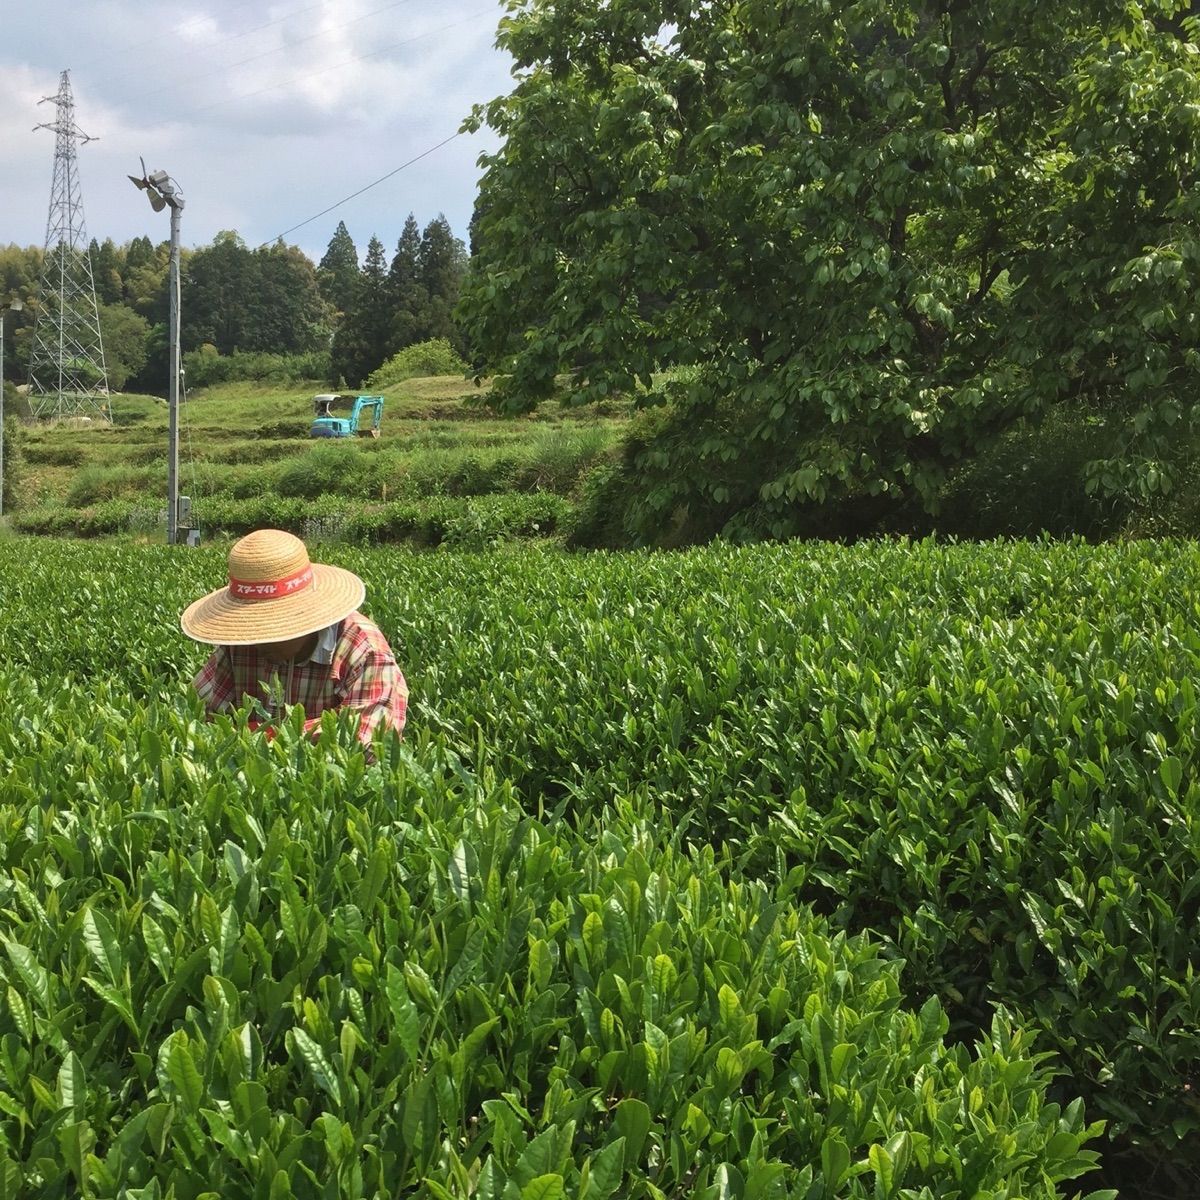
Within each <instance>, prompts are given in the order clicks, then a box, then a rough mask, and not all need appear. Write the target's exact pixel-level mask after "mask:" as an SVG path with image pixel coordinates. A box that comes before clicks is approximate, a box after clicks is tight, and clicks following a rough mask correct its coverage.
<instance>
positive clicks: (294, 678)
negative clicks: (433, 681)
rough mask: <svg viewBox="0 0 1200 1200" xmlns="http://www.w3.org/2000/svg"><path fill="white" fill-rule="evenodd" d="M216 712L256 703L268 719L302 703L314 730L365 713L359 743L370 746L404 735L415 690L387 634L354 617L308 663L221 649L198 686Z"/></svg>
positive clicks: (255, 650) (326, 637) (253, 649)
mask: <svg viewBox="0 0 1200 1200" xmlns="http://www.w3.org/2000/svg"><path fill="white" fill-rule="evenodd" d="M194 684H195V687H196V691H197V692H199V693H200V698H201V700H203V701H204V707H205V708H206V709H207V710H208V711H209V712H210V713H216V712H226V711H228V710H229V709H232V708H236V707H237V706H238V705H239V704H241V703H242V700H243V698H244V697H249V698H250V700H251V701H253V702H254V703H255V704H256V705H257V706H258V707H259V708H260V709H263V710H265V714H264V713H260V716H261V715H265V716H266V718H267V719H268V720H270V719H277V718H279V717H282V716H283V715H284V713H285V711H286V710H287V708H288V707H289V706H291V705H294V704H300V705H303V706H304V715H305V718H306V720H305V725H304V727H305V728H306V729H312V728H314V727H315V726H317V725H318V724H319V723H320V718H321V714H322V713H323V712H324V711H325V710H326V709H327V708H350V709H354V710H356V711H357V712H358V713H359V714H360V722H359V731H358V736H359V739H360V740H361V741H362V743H363V744H364V745H365V746H368V747H369V746H370V744H371V737H372V735H373V734H374V733H375V732H376V731H377V730H381V729H387V728H391V729H394V730H395V731H396V732H397V733H403V731H404V721H405V717H406V715H407V710H408V685H407V684H406V683H405V682H404V676H403V675H402V674H401V673H400V668H399V667H398V666H397V665H396V660H395V658H394V657H393V656H392V650H391V647H390V646H389V645H388V644H387V639H386V638H385V637H384V636H383V634H382V633H381V632H380V631H379V628H378V627H377V626H376V625H374V624H373V623H372V622H371V621H368V620H367V618H366V617H364V616H363V615H362V613H351V614H350V616H348V617H347V618H346V619H345V620H344V621H340V622H339V623H338V624H336V625H330V626H329V627H328V628H327V629H323V630H321V632H320V633H319V634H318V635H317V644H316V647H315V648H314V650H313V652H312V654H311V655H310V656H309V657H308V658H307V659H306V660H305V661H304V662H272V661H271V660H270V659H269V658H268V657H267V655H265V654H263V653H262V652H261V649H260V647H258V646H218V647H217V649H216V650H215V651H214V652H213V654H212V656H211V657H210V658H209V660H208V662H206V663H205V664H204V667H203V668H202V669H201V671H200V673H199V675H197V676H196V678H195V680H194Z"/></svg>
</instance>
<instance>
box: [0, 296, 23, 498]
mask: <svg viewBox="0 0 1200 1200" xmlns="http://www.w3.org/2000/svg"><path fill="white" fill-rule="evenodd" d="M24 307H25V306H24V305H23V304H22V303H21V301H20V300H10V301H9V302H8V303H7V304H6V305H4V307H3V308H0V517H2V516H4V318H5V317H7V316H8V314H9V313H10V312H20V311H21V309H22V308H24Z"/></svg>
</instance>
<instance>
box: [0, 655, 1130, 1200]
mask: <svg viewBox="0 0 1200 1200" xmlns="http://www.w3.org/2000/svg"><path fill="white" fill-rule="evenodd" d="M0 684H2V685H3V687H4V690H5V695H6V697H7V699H8V702H9V703H8V705H6V708H5V716H4V717H3V718H2V719H0V774H2V775H3V777H4V778H5V779H6V780H7V781H8V786H7V787H6V789H5V791H4V795H3V799H2V800H0V828H2V829H3V831H4V838H3V841H2V842H0V856H2V869H0V906H2V907H3V910H4V913H5V917H6V921H5V932H4V936H3V942H4V946H3V951H4V953H3V956H0V976H2V977H3V986H4V989H5V996H6V1001H5V1003H4V1005H3V1007H2V1010H0V1190H2V1191H3V1194H4V1195H5V1196H7V1197H14V1198H16V1197H25V1196H28V1197H34V1196H36V1197H48V1196H93V1197H97V1198H104V1200H109V1198H111V1200H117V1198H130V1200H148V1198H150V1197H156V1198H158V1197H167V1196H172V1197H176V1198H178V1200H202V1198H203V1200H216V1198H217V1197H221V1198H228V1197H254V1198H255V1200H257V1198H260V1197H261V1198H262V1200H285V1198H286V1197H289V1196H295V1197H304V1198H310V1197H311V1198H312V1200H317V1198H322V1200H324V1198H327V1197H338V1198H343V1197H344V1198H345V1200H351V1198H357V1197H367V1196H370V1197H384V1196H395V1195H408V1194H411V1195H422V1196H430V1197H466V1196H476V1197H481V1198H492V1200H501V1198H510V1200H554V1198H563V1197H566V1196H580V1197H596V1198H597V1200H603V1198H605V1197H611V1196H621V1197H656V1198H661V1197H666V1196H677V1195H688V1196H695V1197H704V1198H706V1200H707V1198H711V1200H718V1198H723V1197H736V1198H738V1200H754V1198H768V1197H779V1198H781V1200H782V1198H783V1197H808V1198H811V1200H817V1198H818V1197H839V1198H840V1197H846V1198H862V1200H867V1198H868V1197H873V1198H875V1200H883V1198H885V1197H895V1198H897V1200H900V1198H902V1197H904V1198H916V1197H923V1198H924V1197H946V1198H947V1200H949V1198H951V1197H956V1196H963V1197H965V1196H971V1197H976V1198H979V1200H1015V1198H1016V1197H1029V1198H1031V1200H1041V1198H1045V1200H1050V1198H1052V1197H1056V1196H1058V1195H1060V1194H1061V1193H1060V1192H1059V1190H1058V1188H1057V1186H1056V1185H1057V1184H1058V1183H1059V1182H1061V1181H1064V1180H1067V1179H1071V1178H1073V1177H1075V1176H1078V1175H1079V1174H1081V1173H1083V1172H1085V1171H1087V1170H1088V1169H1089V1168H1090V1167H1091V1166H1092V1165H1093V1163H1094V1161H1095V1158H1096V1155H1095V1152H1094V1151H1093V1150H1092V1149H1089V1148H1087V1143H1088V1142H1089V1140H1091V1139H1092V1138H1094V1136H1095V1134H1096V1132H1097V1131H1096V1129H1095V1128H1089V1127H1087V1126H1086V1125H1085V1123H1084V1117H1083V1113H1082V1105H1081V1104H1080V1103H1079V1102H1075V1103H1073V1104H1071V1105H1070V1106H1069V1107H1067V1108H1065V1109H1061V1108H1060V1107H1059V1106H1058V1105H1057V1104H1053V1103H1048V1102H1047V1101H1046V1098H1045V1092H1046V1088H1047V1084H1048V1080H1049V1070H1048V1067H1047V1065H1046V1064H1045V1062H1043V1061H1042V1059H1043V1057H1044V1056H1041V1055H1038V1054H1035V1053H1031V1051H1030V1048H1029V1045H1028V1039H1027V1037H1026V1036H1025V1035H1024V1034H1022V1033H1020V1032H1018V1031H1017V1030H1016V1029H1014V1027H1013V1026H1012V1024H1011V1023H1010V1021H1009V1020H1008V1019H1006V1018H1005V1017H1004V1016H1003V1015H997V1017H996V1018H995V1020H994V1022H993V1024H992V1027H991V1029H990V1031H988V1032H987V1033H985V1034H983V1035H982V1036H981V1037H980V1038H979V1039H978V1043H977V1045H976V1046H975V1048H974V1049H973V1050H971V1051H968V1049H967V1048H966V1047H965V1046H963V1045H962V1044H957V1045H953V1046H951V1045H948V1044H947V1043H946V1041H945V1034H946V1032H947V1020H946V1017H945V1015H944V1013H943V1011H942V1008H941V1006H940V1005H939V1004H938V1002H937V1001H936V1000H929V1001H927V1002H926V1003H925V1004H923V1005H922V1006H921V1007H920V1009H919V1011H917V1010H915V1009H913V1008H910V1007H909V1006H907V1005H906V1004H905V1002H904V1000H903V993H902V987H901V985H902V973H901V969H900V964H899V963H898V962H896V961H895V960H894V959H889V958H888V957H887V956H885V955H883V954H881V947H880V945H879V944H878V943H876V942H874V941H872V940H870V939H868V938H865V937H862V936H848V935H846V934H845V933H839V932H834V931H833V930H832V929H831V928H830V926H829V924H828V923H827V922H826V921H824V920H822V919H820V918H817V917H814V916H813V915H812V914H811V913H810V912H809V911H808V909H807V908H805V907H803V906H793V905H790V904H786V903H780V902H779V901H778V900H777V899H776V898H775V896H774V895H773V889H772V887H771V886H770V885H769V884H768V883H765V882H745V881H741V882H739V881H734V880H731V879H730V878H729V877H728V873H727V872H726V871H724V870H722V869H721V867H720V866H719V865H718V864H717V862H716V860H715V857H714V855H713V854H712V853H711V852H709V851H703V852H699V853H694V854H689V853H685V852H682V851H680V850H678V849H675V848H672V847H671V846H670V844H669V843H667V842H664V841H663V840H662V839H661V838H660V837H659V836H658V835H657V833H656V832H655V831H653V830H652V829H651V828H649V827H648V826H647V825H646V824H645V823H644V822H642V821H641V820H640V819H638V818H636V817H634V816H631V815H630V814H628V813H626V812H623V811H622V810H621V808H620V807H619V806H617V807H614V808H613V809H611V810H609V811H606V812H604V813H597V814H596V815H595V816H594V817H593V819H592V820H591V821H590V822H589V823H588V826H589V827H588V828H587V829H586V830H580V831H575V830H572V829H571V828H570V827H568V826H567V825H565V824H564V823H562V822H559V821H547V820H545V819H543V818H539V817H538V816H536V815H532V814H530V813H527V812H526V811H525V809H524V808H523V807H522V805H521V804H520V803H519V802H518V801H517V799H516V798H515V797H514V796H513V794H512V791H511V788H510V787H509V786H508V785H507V784H506V783H504V782H502V781H497V780H496V779H495V778H494V777H493V776H492V774H491V773H490V772H489V771H484V772H482V773H480V774H476V773H474V772H472V771H470V770H468V769H467V768H466V767H464V765H463V764H462V763H461V761H460V760H459V759H458V758H457V757H456V756H454V755H453V754H452V753H449V752H447V751H446V749H445V748H444V747H440V746H439V745H438V744H437V743H436V741H435V740H433V739H431V738H429V737H428V736H418V737H417V739H416V741H415V744H414V745H412V746H402V745H400V744H399V743H396V742H395V741H392V742H391V743H390V744H389V745H388V746H387V747H386V748H385V750H384V753H383V757H382V762H380V763H377V764H375V765H373V766H370V767H368V766H367V765H366V764H365V762H364V759H363V756H362V752H361V750H360V749H359V748H358V747H357V746H356V744H355V741H354V738H353V736H352V733H351V731H350V730H349V728H348V727H347V726H346V724H345V723H344V722H343V724H342V726H341V727H340V728H339V726H338V724H337V722H336V721H335V720H333V719H332V718H327V719H326V722H325V724H324V727H323V730H322V734H321V740H320V744H319V745H317V746H316V747H313V746H311V745H309V744H308V743H306V742H305V741H304V740H303V739H302V736H301V735H300V732H299V723H298V721H293V722H292V723H291V725H290V726H289V727H285V728H284V729H283V730H282V732H281V734H280V735H279V736H278V737H277V738H276V740H275V741H274V742H271V743H267V742H264V741H263V740H261V739H260V738H259V737H257V735H254V734H252V733H250V732H249V731H248V730H247V729H246V728H245V725H244V723H242V722H238V721H230V720H228V719H220V720H218V721H217V722H215V723H213V724H211V725H206V724H204V723H203V722H200V721H197V719H196V714H195V712H194V711H192V710H190V709H189V708H188V707H187V706H186V705H178V704H164V703H162V702H161V701H159V700H153V699H151V700H148V701H138V702H134V701H131V700H130V698H129V697H128V695H127V694H126V693H125V692H124V690H123V689H122V688H121V687H120V685H119V683H114V682H110V681H104V680H94V681H93V682H92V684H91V686H90V688H89V689H88V693H87V702H86V703H80V693H79V687H78V685H77V684H75V683H70V682H64V683H54V682H50V681H48V680H43V681H42V682H37V681H34V680H32V679H30V678H29V677H28V675H27V674H26V673H25V672H23V671H21V670H19V669H12V668H8V669H3V670H0ZM16 714H20V715H19V717H18V716H17V715H16ZM1106 1195H1109V1194H1108V1193H1106Z"/></svg>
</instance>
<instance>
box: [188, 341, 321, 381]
mask: <svg viewBox="0 0 1200 1200" xmlns="http://www.w3.org/2000/svg"><path fill="white" fill-rule="evenodd" d="M183 365H184V370H185V372H186V375H185V378H186V379H187V385H188V387H189V388H201V387H211V386H212V385H214V384H218V383H232V382H236V381H239V380H255V381H258V382H260V383H301V382H305V381H308V380H312V379H328V378H329V373H330V366H329V353H328V351H323V350H310V351H308V352H307V353H304V354H269V353H266V352H264V351H253V352H250V351H244V350H235V351H234V352H233V353H232V354H220V353H218V352H217V350H216V349H215V348H214V347H213V346H204V347H201V348H200V349H199V350H191V351H189V352H188V353H187V354H185V355H184V356H183Z"/></svg>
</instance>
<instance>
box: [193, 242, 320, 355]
mask: <svg viewBox="0 0 1200 1200" xmlns="http://www.w3.org/2000/svg"><path fill="white" fill-rule="evenodd" d="M184 266H185V270H184V275H185V280H184V283H185V287H186V289H187V303H186V304H185V305H184V306H183V308H182V310H181V330H180V333H181V338H182V342H183V348H184V350H185V351H186V350H194V349H196V348H197V347H199V346H202V345H203V344H204V343H206V342H207V343H211V344H212V345H213V346H215V347H216V348H217V350H218V351H219V352H220V353H221V354H226V355H229V354H233V353H234V352H235V351H237V350H243V351H260V352H269V353H272V354H303V353H307V352H309V351H313V350H316V349H318V348H320V347H324V346H326V345H328V339H329V324H328V316H329V314H328V311H327V308H326V305H325V302H324V301H323V300H322V298H321V294H320V291H319V289H318V286H317V274H316V268H315V267H314V266H313V264H312V263H311V262H310V261H309V259H308V258H307V257H306V256H305V255H304V254H303V253H302V252H301V251H300V250H298V249H297V248H296V247H295V246H285V245H284V244H283V243H282V242H277V243H275V244H273V245H271V246H266V247H263V246H260V247H259V248H258V249H256V250H250V249H248V248H247V247H246V244H245V243H244V242H243V241H242V239H241V238H240V237H239V236H238V235H237V234H236V233H233V232H230V231H225V232H222V233H219V234H218V235H217V236H216V237H215V238H214V239H213V243H212V245H211V246H205V247H202V248H201V249H199V250H195V251H193V252H192V253H191V254H190V255H189V256H188V258H187V259H186V262H185V264H184Z"/></svg>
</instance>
